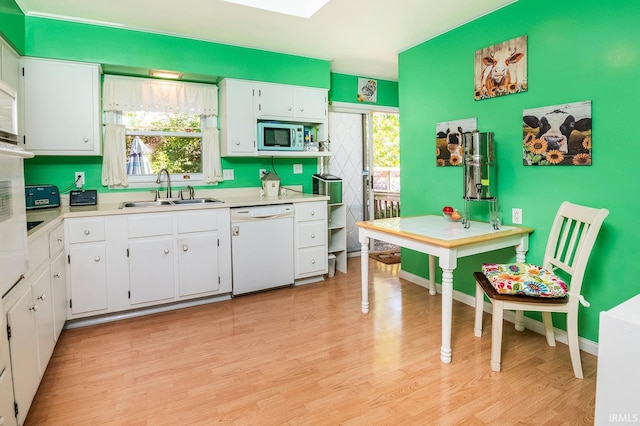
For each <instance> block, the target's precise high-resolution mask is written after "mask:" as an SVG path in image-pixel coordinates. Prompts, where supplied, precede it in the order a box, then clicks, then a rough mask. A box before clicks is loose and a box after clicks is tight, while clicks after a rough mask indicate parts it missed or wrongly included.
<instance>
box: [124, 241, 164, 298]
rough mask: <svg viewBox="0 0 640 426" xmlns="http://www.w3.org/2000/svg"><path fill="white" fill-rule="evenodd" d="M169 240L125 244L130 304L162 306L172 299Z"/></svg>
mask: <svg viewBox="0 0 640 426" xmlns="http://www.w3.org/2000/svg"><path fill="white" fill-rule="evenodd" d="M173 246H174V240H173V238H171V237H165V238H148V239H144V238H143V239H139V240H131V241H129V288H130V292H131V294H130V297H129V299H130V303H131V304H132V305H137V304H139V303H148V302H162V301H167V300H171V299H173V298H174V296H175V292H174V277H173V269H174V268H173V264H174V260H175V256H174V248H173Z"/></svg>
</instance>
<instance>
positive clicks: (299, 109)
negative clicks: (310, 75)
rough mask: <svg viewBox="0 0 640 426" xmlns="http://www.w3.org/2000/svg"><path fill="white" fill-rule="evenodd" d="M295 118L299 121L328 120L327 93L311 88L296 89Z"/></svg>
mask: <svg viewBox="0 0 640 426" xmlns="http://www.w3.org/2000/svg"><path fill="white" fill-rule="evenodd" d="M294 96H295V111H294V114H295V118H296V119H297V120H300V121H311V122H322V121H326V120H327V118H328V103H327V97H328V96H327V91H326V90H324V89H314V88H312V87H296V89H295V92H294Z"/></svg>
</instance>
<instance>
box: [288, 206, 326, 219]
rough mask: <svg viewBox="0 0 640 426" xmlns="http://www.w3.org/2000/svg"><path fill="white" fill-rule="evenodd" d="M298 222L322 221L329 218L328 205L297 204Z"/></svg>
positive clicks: (296, 215)
mask: <svg viewBox="0 0 640 426" xmlns="http://www.w3.org/2000/svg"><path fill="white" fill-rule="evenodd" d="M295 208H296V214H295V217H296V222H304V221H307V220H322V219H324V218H326V217H327V203H326V202H324V201H322V202H313V203H297V204H296V207H295Z"/></svg>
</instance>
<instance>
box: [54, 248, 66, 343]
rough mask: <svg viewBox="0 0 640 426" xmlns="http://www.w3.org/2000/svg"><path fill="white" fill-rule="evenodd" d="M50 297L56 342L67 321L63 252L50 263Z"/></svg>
mask: <svg viewBox="0 0 640 426" xmlns="http://www.w3.org/2000/svg"><path fill="white" fill-rule="evenodd" d="M51 296H52V298H53V300H52V304H53V337H54V338H55V339H56V341H57V340H58V336H60V333H61V332H62V328H63V327H64V323H65V321H66V320H67V306H69V305H68V304H67V285H66V280H65V273H64V252H61V253H59V254H58V256H56V258H55V259H54V260H53V261H52V262H51Z"/></svg>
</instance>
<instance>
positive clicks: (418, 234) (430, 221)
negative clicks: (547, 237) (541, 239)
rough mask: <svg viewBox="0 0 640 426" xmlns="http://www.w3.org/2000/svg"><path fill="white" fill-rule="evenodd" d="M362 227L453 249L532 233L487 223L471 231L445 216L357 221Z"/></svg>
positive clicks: (482, 223)
mask: <svg viewBox="0 0 640 426" xmlns="http://www.w3.org/2000/svg"><path fill="white" fill-rule="evenodd" d="M356 225H357V226H358V227H360V228H364V229H370V230H373V231H379V232H384V233H387V234H392V235H397V236H399V237H402V238H410V239H413V240H416V241H420V242H424V243H428V244H433V245H436V246H439V247H445V248H454V247H459V246H464V245H469V244H474V243H482V242H485V241H490V240H495V239H500V238H504V237H509V236H513V235H522V234H530V233H532V232H533V229H532V228H528V227H525V226H512V225H510V226H506V225H502V226H501V227H500V229H498V230H495V229H493V228H492V227H491V225H490V224H489V223H487V222H476V221H471V225H470V226H469V228H465V227H464V226H463V225H462V222H450V221H448V220H446V219H445V218H444V217H443V216H442V215H426V216H411V217H402V218H399V217H395V218H389V219H377V220H368V221H363V222H357V223H356Z"/></svg>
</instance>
